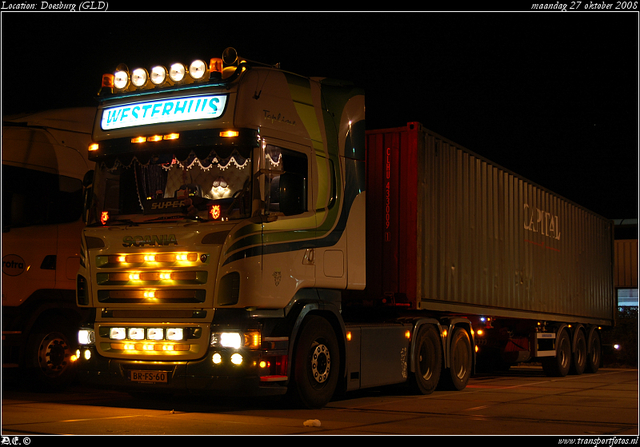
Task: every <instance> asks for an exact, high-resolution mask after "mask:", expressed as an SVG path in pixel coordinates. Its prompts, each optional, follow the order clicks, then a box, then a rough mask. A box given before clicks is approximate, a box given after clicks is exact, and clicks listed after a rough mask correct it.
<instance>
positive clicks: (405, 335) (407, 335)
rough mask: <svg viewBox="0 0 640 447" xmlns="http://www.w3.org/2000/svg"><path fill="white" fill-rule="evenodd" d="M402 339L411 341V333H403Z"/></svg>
mask: <svg viewBox="0 0 640 447" xmlns="http://www.w3.org/2000/svg"><path fill="white" fill-rule="evenodd" d="M404 338H406V339H407V340H411V331H406V332H405V333H404Z"/></svg>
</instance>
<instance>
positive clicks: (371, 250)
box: [367, 123, 616, 325]
mask: <svg viewBox="0 0 640 447" xmlns="http://www.w3.org/2000/svg"><path fill="white" fill-rule="evenodd" d="M367 157H368V158H367V197H368V199H367V200H368V203H367V207H368V216H367V227H368V228H367V231H368V236H367V237H368V241H369V242H368V246H367V249H368V254H367V258H368V264H367V271H368V273H367V274H368V280H367V283H368V294H369V295H370V296H371V295H378V296H382V297H386V298H387V299H393V300H394V301H395V302H396V304H397V305H404V306H406V307H407V308H417V309H427V310H432V311H445V312H458V313H462V314H473V315H482V314H487V315H491V316H496V317H506V318H527V319H541V320H545V321H564V322H576V323H585V324H587V323H588V324H596V325H610V324H612V323H613V321H614V312H615V306H616V304H615V298H614V286H613V222H612V221H610V220H608V219H605V218H604V217H601V216H599V215H597V214H595V213H593V212H591V211H589V210H587V209H585V208H583V207H582V206H580V205H578V204H576V203H573V202H572V201H570V200H567V199H565V198H563V197H561V196H559V195H557V194H554V193H553V192H551V191H549V190H547V189H545V188H543V187H541V186H539V185H537V184H535V183H533V182H530V181H528V180H526V179H525V178H523V177H521V176H519V175H517V174H515V173H513V172H511V171H509V170H507V169H505V168H503V167H501V166H498V165H497V164H495V163H492V162H491V161H489V160H487V159H485V158H483V157H481V156H479V155H477V154H475V153H473V152H471V151H469V150H467V149H465V148H463V147H461V146H459V145H457V144H455V143H453V142H452V141H450V140H448V139H446V138H443V137H441V136H440V135H437V134H435V133H433V132H431V131H429V130H427V129H425V128H424V127H423V126H422V125H420V124H419V123H408V125H407V126H406V127H401V128H393V129H382V130H375V131H369V132H367ZM568 181H570V180H568Z"/></svg>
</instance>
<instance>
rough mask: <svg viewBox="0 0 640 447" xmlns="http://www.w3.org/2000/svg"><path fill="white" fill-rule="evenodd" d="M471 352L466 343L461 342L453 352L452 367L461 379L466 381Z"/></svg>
mask: <svg viewBox="0 0 640 447" xmlns="http://www.w3.org/2000/svg"><path fill="white" fill-rule="evenodd" d="M468 363H469V351H468V350H467V347H466V345H465V343H463V342H462V340H460V341H459V342H458V343H456V347H455V350H454V351H453V352H452V359H451V365H452V370H453V371H454V373H455V375H456V376H457V377H458V378H459V379H464V378H465V376H466V375H467V371H468V368H469V365H468Z"/></svg>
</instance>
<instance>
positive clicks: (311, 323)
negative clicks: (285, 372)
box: [291, 315, 340, 408]
mask: <svg viewBox="0 0 640 447" xmlns="http://www.w3.org/2000/svg"><path fill="white" fill-rule="evenodd" d="M293 361H294V365H293V387H292V390H291V391H292V392H293V393H294V394H293V396H292V397H294V398H295V400H297V401H298V402H300V403H301V404H302V405H304V406H306V407H307V408H321V407H323V406H324V405H326V404H327V403H328V402H329V401H330V400H331V397H332V396H333V393H334V392H335V390H336V386H337V384H338V375H339V371H340V352H339V347H338V339H337V338H336V335H335V333H334V331H333V328H332V327H331V325H330V324H329V322H328V321H327V320H325V319H324V318H322V317H318V316H313V315H312V316H310V317H308V318H307V319H306V321H305V322H304V323H303V326H302V329H301V333H300V336H299V338H298V342H297V344H296V348H295V352H294V357H293Z"/></svg>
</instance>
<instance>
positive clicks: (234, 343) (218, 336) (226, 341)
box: [211, 332, 242, 349]
mask: <svg viewBox="0 0 640 447" xmlns="http://www.w3.org/2000/svg"><path fill="white" fill-rule="evenodd" d="M211 346H220V347H223V348H232V349H240V348H241V347H242V337H241V336H240V333H239V332H214V333H212V334H211Z"/></svg>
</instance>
